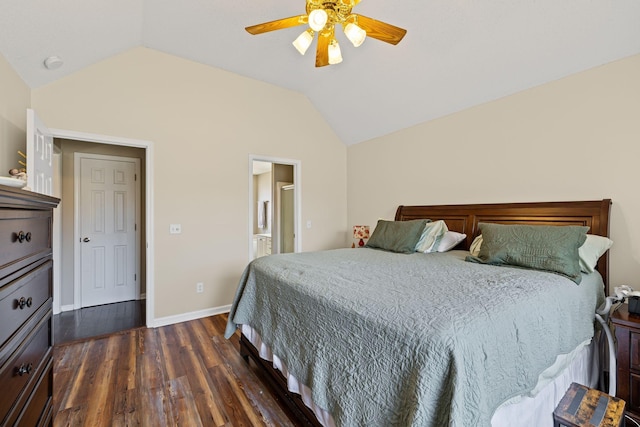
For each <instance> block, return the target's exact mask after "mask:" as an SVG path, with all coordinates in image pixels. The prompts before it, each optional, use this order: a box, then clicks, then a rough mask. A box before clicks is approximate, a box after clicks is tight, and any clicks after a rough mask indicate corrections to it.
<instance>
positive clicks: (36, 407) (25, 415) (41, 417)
mask: <svg viewBox="0 0 640 427" xmlns="http://www.w3.org/2000/svg"><path fill="white" fill-rule="evenodd" d="M52 397H53V360H49V363H48V365H47V366H46V367H45V371H44V373H43V374H42V376H41V377H40V379H39V380H38V384H36V387H35V389H34V391H33V392H32V393H31V395H30V396H29V400H28V401H27V403H26V406H25V408H24V409H23V411H22V413H21V414H20V416H19V418H18V419H17V420H16V421H15V422H13V425H14V426H15V427H33V426H46V425H49V424H50V422H51V418H52V417H53V413H52V409H53V398H52Z"/></svg>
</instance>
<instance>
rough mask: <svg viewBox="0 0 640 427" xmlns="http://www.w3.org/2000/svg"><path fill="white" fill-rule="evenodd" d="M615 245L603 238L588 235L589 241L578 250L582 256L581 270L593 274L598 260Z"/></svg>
mask: <svg viewBox="0 0 640 427" xmlns="http://www.w3.org/2000/svg"><path fill="white" fill-rule="evenodd" d="M611 245H613V241H611V240H610V239H607V238H606V237H603V236H597V235H595V234H587V240H585V241H584V243H583V244H582V246H580V248H578V254H579V255H580V270H582V271H583V272H585V273H593V272H594V271H595V268H596V265H597V264H598V259H600V257H601V256H602V255H603V254H604V253H605V252H606V251H607V250H608V249H609V248H610V247H611Z"/></svg>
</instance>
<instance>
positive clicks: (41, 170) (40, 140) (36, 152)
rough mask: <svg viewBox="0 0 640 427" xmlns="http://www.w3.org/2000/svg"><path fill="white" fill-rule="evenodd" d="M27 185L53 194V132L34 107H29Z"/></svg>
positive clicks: (42, 192) (38, 191)
mask: <svg viewBox="0 0 640 427" xmlns="http://www.w3.org/2000/svg"><path fill="white" fill-rule="evenodd" d="M27 186H28V187H30V188H31V190H32V191H35V192H36V193H41V194H46V195H49V196H52V195H53V134H52V133H51V131H49V128H47V126H45V124H44V123H43V122H42V120H40V119H39V118H38V116H37V115H36V113H35V111H33V110H32V109H27Z"/></svg>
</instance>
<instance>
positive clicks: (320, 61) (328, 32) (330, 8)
mask: <svg viewBox="0 0 640 427" xmlns="http://www.w3.org/2000/svg"><path fill="white" fill-rule="evenodd" d="M306 2H307V13H306V14H305V15H298V16H292V17H290V18H283V19H277V20H275V21H270V22H264V23H262V24H257V25H252V26H250V27H246V28H245V29H246V30H247V31H248V32H249V33H251V34H262V33H267V32H269V31H274V30H281V29H283V28H289V27H295V26H298V25H304V24H309V28H308V29H307V30H305V31H304V32H303V33H302V34H300V36H298V38H297V39H296V40H295V41H294V42H293V45H294V46H295V47H296V49H298V52H300V53H301V54H302V55H304V54H305V52H306V51H307V49H308V48H309V46H310V45H311V42H312V41H313V37H314V35H315V33H316V32H317V33H318V46H317V48H316V67H324V66H326V65H333V64H338V63H340V62H342V54H341V52H340V46H339V45H338V41H337V40H336V38H335V31H336V30H335V28H336V26H337V25H342V28H343V30H344V33H345V35H346V36H347V38H348V39H349V41H350V42H351V43H352V44H353V45H354V46H355V47H358V46H360V45H361V44H362V43H363V42H364V40H365V38H366V37H367V36H369V37H373V38H374V39H378V40H381V41H383V42H387V43H391V44H393V45H396V44H398V43H399V42H400V40H402V38H403V37H404V35H405V34H406V33H407V30H404V29H402V28H399V27H396V26H394V25H391V24H387V23H385V22H382V21H378V20H376V19H373V18H368V17H366V16H363V15H357V14H354V13H351V9H352V8H353V7H354V6H355V5H357V4H358V3H360V0H306Z"/></svg>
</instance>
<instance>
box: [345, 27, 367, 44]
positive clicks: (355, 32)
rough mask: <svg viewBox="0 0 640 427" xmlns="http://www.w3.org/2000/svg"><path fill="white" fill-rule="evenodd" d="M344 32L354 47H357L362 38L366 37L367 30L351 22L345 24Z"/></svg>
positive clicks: (362, 40)
mask: <svg viewBox="0 0 640 427" xmlns="http://www.w3.org/2000/svg"><path fill="white" fill-rule="evenodd" d="M344 34H345V36H347V38H348V39H349V41H350V42H351V44H353V46H354V47H358V46H360V45H361V44H362V43H364V39H365V38H366V37H367V32H366V31H365V30H363V29H362V28H360V27H358V25H356V24H354V23H353V22H350V23H348V24H347V25H345V27H344Z"/></svg>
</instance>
